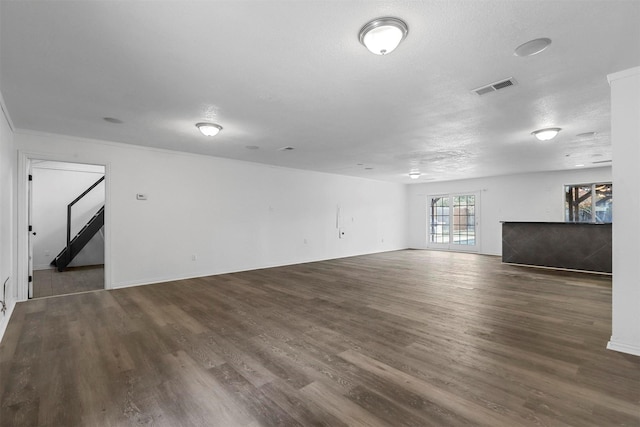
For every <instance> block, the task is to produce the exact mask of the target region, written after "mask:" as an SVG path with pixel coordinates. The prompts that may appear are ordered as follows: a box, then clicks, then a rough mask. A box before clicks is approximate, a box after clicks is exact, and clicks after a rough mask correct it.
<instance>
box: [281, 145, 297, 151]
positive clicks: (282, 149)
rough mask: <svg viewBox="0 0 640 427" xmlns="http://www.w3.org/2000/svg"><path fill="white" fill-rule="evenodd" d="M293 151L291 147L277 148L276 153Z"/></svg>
mask: <svg viewBox="0 0 640 427" xmlns="http://www.w3.org/2000/svg"><path fill="white" fill-rule="evenodd" d="M292 150H295V148H293V147H291V146H286V147H282V148H278V151H292Z"/></svg>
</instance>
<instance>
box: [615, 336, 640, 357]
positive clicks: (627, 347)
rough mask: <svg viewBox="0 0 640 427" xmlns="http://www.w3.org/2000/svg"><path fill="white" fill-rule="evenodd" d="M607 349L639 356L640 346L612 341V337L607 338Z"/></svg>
mask: <svg viewBox="0 0 640 427" xmlns="http://www.w3.org/2000/svg"><path fill="white" fill-rule="evenodd" d="M607 349H609V350H613V351H619V352H621V353H627V354H633V355H634V356H640V346H638V345H634V344H625V343H621V342H615V341H613V339H611V340H609V342H608V343H607Z"/></svg>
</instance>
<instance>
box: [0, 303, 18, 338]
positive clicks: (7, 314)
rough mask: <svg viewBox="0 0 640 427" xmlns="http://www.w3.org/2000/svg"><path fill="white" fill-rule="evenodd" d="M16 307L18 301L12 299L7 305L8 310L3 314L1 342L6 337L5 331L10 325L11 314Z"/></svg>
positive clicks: (0, 331)
mask: <svg viewBox="0 0 640 427" xmlns="http://www.w3.org/2000/svg"><path fill="white" fill-rule="evenodd" d="M15 307H16V302H15V301H12V302H11V303H10V304H9V307H7V311H6V312H5V313H4V316H2V319H1V321H0V342H2V338H3V337H4V332H5V331H6V330H7V326H8V325H9V320H11V315H12V314H13V309H14V308H15Z"/></svg>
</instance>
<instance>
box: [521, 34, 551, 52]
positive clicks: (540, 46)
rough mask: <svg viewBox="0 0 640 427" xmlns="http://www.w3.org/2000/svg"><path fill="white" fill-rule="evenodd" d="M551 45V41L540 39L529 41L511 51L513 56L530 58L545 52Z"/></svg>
mask: <svg viewBox="0 0 640 427" xmlns="http://www.w3.org/2000/svg"><path fill="white" fill-rule="evenodd" d="M550 44H551V39H548V38H546V37H545V38H541V39H534V40H529V41H528V42H526V43H522V44H521V45H520V46H518V47H517V48H516V50H514V51H513V54H514V55H515V56H532V55H536V54H538V53H540V52H542V51H543V50H545V49H546V48H547V47H549V45H550Z"/></svg>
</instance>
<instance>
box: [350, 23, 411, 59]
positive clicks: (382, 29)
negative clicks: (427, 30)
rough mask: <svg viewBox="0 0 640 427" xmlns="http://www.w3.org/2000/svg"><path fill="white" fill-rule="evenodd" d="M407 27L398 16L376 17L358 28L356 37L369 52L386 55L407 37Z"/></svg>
mask: <svg viewBox="0 0 640 427" xmlns="http://www.w3.org/2000/svg"><path fill="white" fill-rule="evenodd" d="M408 33H409V27H407V24H406V23H405V22H404V21H403V20H401V19H398V18H391V17H385V18H377V19H374V20H373V21H370V22H368V23H367V24H366V25H365V26H364V27H362V29H361V30H360V34H359V36H358V38H359V39H360V43H362V44H363V45H364V46H365V47H366V48H367V49H369V51H371V53H375V54H376V55H387V54H389V53H391V52H393V51H394V49H395V48H397V47H398V45H399V44H400V42H401V41H402V40H404V39H405V37H407V34H408Z"/></svg>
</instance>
